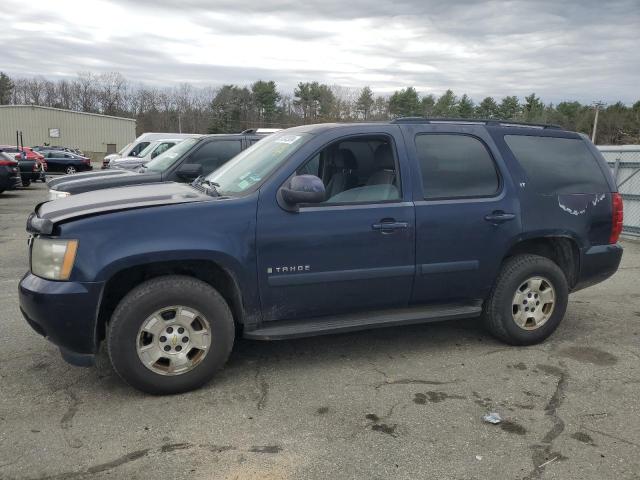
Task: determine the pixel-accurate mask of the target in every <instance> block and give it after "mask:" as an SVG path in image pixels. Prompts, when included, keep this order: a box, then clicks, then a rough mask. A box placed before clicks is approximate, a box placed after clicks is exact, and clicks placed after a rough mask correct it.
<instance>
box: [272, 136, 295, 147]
mask: <svg viewBox="0 0 640 480" xmlns="http://www.w3.org/2000/svg"><path fill="white" fill-rule="evenodd" d="M299 139H300V135H285V136H283V137H280V138H279V139H277V140H275V141H274V143H286V144H287V145H291V144H292V143H295V142H297V141H298V140H299Z"/></svg>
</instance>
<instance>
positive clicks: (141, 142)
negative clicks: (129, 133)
mask: <svg viewBox="0 0 640 480" xmlns="http://www.w3.org/2000/svg"><path fill="white" fill-rule="evenodd" d="M199 136H200V135H199V134H197V133H156V132H148V133H143V134H142V135H140V136H139V137H138V138H136V139H135V140H134V141H133V142H131V143H130V144H128V145H127V146H126V147H124V148H123V149H122V150H120V151H119V152H118V153H112V154H110V155H107V156H106V157H104V160H102V168H109V162H110V161H111V160H114V159H116V158H121V157H136V156H138V155H139V154H140V152H141V151H142V150H144V149H145V148H147V147H148V146H149V144H150V143H151V141H152V140H161V139H163V138H180V139H182V140H184V139H185V138H192V137H199Z"/></svg>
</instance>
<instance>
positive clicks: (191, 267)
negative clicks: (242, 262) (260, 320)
mask: <svg viewBox="0 0 640 480" xmlns="http://www.w3.org/2000/svg"><path fill="white" fill-rule="evenodd" d="M165 275H186V276H189V277H194V278H197V279H199V280H202V281H203V282H206V283H208V284H209V285H211V286H212V287H213V288H215V289H216V290H217V291H218V292H219V293H220V295H222V297H223V298H224V299H225V300H226V302H227V304H228V305H229V308H230V309H231V313H232V314H233V320H234V322H235V323H236V326H239V325H241V324H242V321H243V312H244V310H243V308H242V297H241V294H240V288H239V287H238V284H237V282H236V280H235V278H234V277H233V276H232V275H231V274H230V273H229V272H228V271H227V270H225V269H224V268H222V267H220V266H219V265H218V264H216V263H215V262H211V261H201V260H197V261H196V260H192V261H170V262H157V263H149V264H145V265H138V266H135V267H131V268H127V269H125V270H121V271H120V272H118V273H116V274H115V275H113V276H112V277H111V278H110V279H109V280H108V281H107V283H106V285H105V288H104V292H103V295H102V302H101V304H100V312H99V314H98V330H97V334H98V339H99V340H102V339H104V337H105V327H106V325H107V323H108V322H109V320H110V318H111V315H112V314H113V312H114V310H115V309H116V307H117V306H118V303H120V300H122V299H123V298H124V296H125V295H126V294H127V293H129V292H130V291H131V290H132V289H133V288H135V287H136V286H137V285H140V284H141V283H142V282H145V281H147V280H150V279H152V278H155V277H162V276H165Z"/></svg>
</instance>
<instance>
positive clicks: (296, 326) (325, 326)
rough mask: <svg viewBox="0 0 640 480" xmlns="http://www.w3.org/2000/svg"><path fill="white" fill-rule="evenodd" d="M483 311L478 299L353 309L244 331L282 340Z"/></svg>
mask: <svg viewBox="0 0 640 480" xmlns="http://www.w3.org/2000/svg"><path fill="white" fill-rule="evenodd" d="M481 312H482V306H481V302H480V301H478V302H475V303H456V304H446V305H430V306H421V307H409V308H401V309H394V310H378V311H373V312H365V313H350V314H346V315H339V316H327V317H315V318H308V319H304V320H283V321H273V322H268V323H267V324H266V325H264V326H261V327H259V328H257V329H255V330H250V331H245V332H244V333H243V337H244V338H250V339H252V340H283V339H285V338H300V337H313V336H316V335H328V334H333V333H344V332H352V331H355V330H367V329H371V328H382V327H393V326H398V325H412V324H416V323H429V322H439V321H442V320H454V319H457V318H470V317H477V316H479V315H480V313H481Z"/></svg>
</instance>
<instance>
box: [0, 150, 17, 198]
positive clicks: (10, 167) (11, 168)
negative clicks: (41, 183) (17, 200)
mask: <svg viewBox="0 0 640 480" xmlns="http://www.w3.org/2000/svg"><path fill="white" fill-rule="evenodd" d="M21 186H22V179H21V178H20V170H19V168H18V162H17V161H15V160H14V159H13V157H11V156H10V155H8V154H6V153H4V152H0V193H2V192H4V191H5V190H13V189H15V188H17V187H21Z"/></svg>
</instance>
